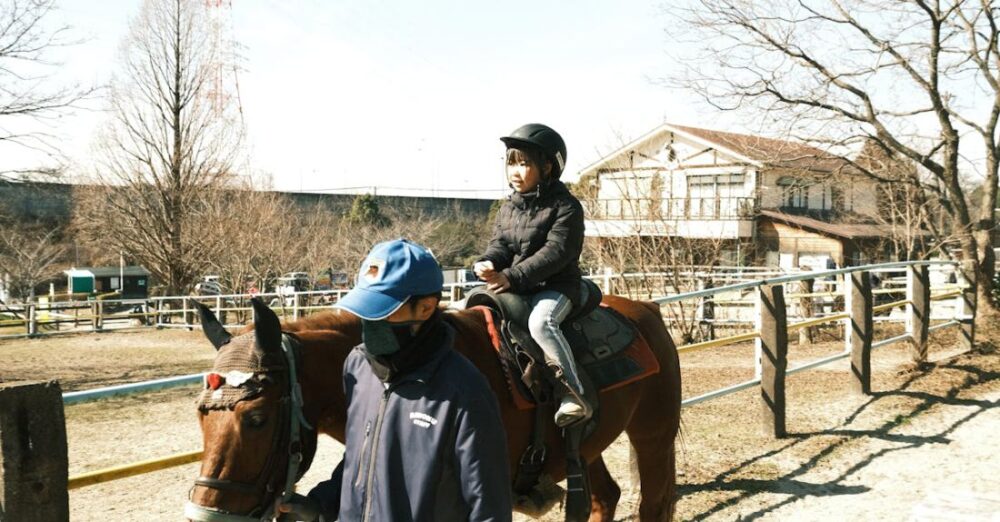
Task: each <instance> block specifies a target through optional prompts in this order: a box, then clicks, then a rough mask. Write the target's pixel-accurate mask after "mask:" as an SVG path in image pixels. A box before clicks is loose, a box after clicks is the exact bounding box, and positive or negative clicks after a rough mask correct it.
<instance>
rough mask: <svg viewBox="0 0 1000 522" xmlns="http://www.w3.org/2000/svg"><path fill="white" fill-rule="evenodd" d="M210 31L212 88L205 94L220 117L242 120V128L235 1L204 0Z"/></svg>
mask: <svg viewBox="0 0 1000 522" xmlns="http://www.w3.org/2000/svg"><path fill="white" fill-rule="evenodd" d="M204 3H205V11H206V15H207V19H208V30H209V31H211V35H210V43H211V45H212V61H211V62H210V64H209V68H210V71H209V75H210V76H209V88H208V91H207V92H206V94H205V97H206V98H208V101H209V103H210V104H211V107H212V112H213V113H214V114H215V116H216V117H217V118H223V119H233V120H235V118H239V119H238V120H237V121H234V123H238V124H239V125H240V126H241V127H242V126H243V123H244V122H243V103H242V101H241V100H240V82H239V75H238V73H239V63H238V62H239V53H238V48H239V44H238V43H237V42H236V38H235V37H234V36H233V23H232V18H233V12H232V9H233V2H232V0H204Z"/></svg>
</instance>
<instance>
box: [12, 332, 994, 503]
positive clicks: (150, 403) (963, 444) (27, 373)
mask: <svg viewBox="0 0 1000 522" xmlns="http://www.w3.org/2000/svg"><path fill="white" fill-rule="evenodd" d="M886 336H887V334H886V333H877V338H885V337H886ZM979 338H980V340H990V339H991V338H993V342H996V340H995V336H991V335H989V334H983V333H981V334H980V337H979ZM997 344H1000V343H997ZM953 346H954V339H953V334H951V333H948V332H942V333H935V334H933V335H932V345H931V351H930V353H931V361H932V362H931V363H929V364H925V365H921V366H920V367H915V366H914V365H912V364H910V363H908V354H907V347H906V345H903V344H897V345H893V346H889V347H885V348H880V349H877V350H876V351H875V352H874V354H873V358H872V359H873V364H872V365H873V374H874V378H873V383H872V388H873V390H874V392H875V393H874V395H873V396H871V397H860V396H855V395H852V394H851V393H850V391H849V382H848V374H847V368H848V366H847V362H846V361H844V360H842V361H838V362H837V363H833V364H830V365H827V366H825V367H822V368H819V369H817V370H813V371H809V372H804V373H800V374H796V375H794V376H791V377H789V379H788V381H787V394H788V412H787V419H788V420H787V426H788V430H789V436H788V437H787V438H785V439H782V440H772V439H770V438H767V437H765V436H763V435H762V434H761V433H762V430H761V421H760V418H759V416H758V413H759V411H760V408H761V406H760V404H759V400H758V393H759V392H758V391H757V390H747V391H744V392H740V393H737V394H734V395H729V396H726V397H724V398H721V399H717V400H715V401H711V402H708V403H703V404H700V405H696V406H693V407H691V408H687V409H685V410H684V412H683V434H682V437H681V440H680V442H679V444H678V463H679V477H678V481H679V492H678V494H679V497H680V499H679V502H678V507H677V518H678V519H681V520H757V519H763V520H789V519H794V520H858V519H867V520H911V519H920V520H952V519H954V520H959V519H960V520H991V519H992V520H997V519H998V517H1000V495H998V494H997V493H996V491H995V488H994V487H993V485H994V484H995V479H996V470H998V469H1000V452H997V451H996V447H997V446H996V440H995V437H996V433H998V432H1000V409H998V408H997V406H998V404H1000V378H998V377H1000V355H997V353H996V352H995V351H992V350H991V349H989V346H987V347H986V349H983V350H977V351H975V352H969V353H961V352H960V351H959V350H958V349H957V348H954V347H953ZM841 347H842V343H841V342H840V341H831V342H827V343H824V344H822V345H818V346H814V347H811V348H798V347H796V346H792V347H790V357H791V363H790V366H791V367H794V366H796V365H797V364H801V363H802V362H805V361H809V360H812V359H816V358H818V357H821V356H823V355H830V354H833V353H836V352H837V351H838V350H840V349H842V348H841ZM213 356H214V351H213V350H212V348H211V347H210V345H209V344H208V342H207V341H205V340H204V339H203V337H202V336H201V334H200V332H186V331H166V330H163V331H155V330H148V331H141V332H116V333H104V334H81V335H73V336H61V337H50V338H43V339H32V340H16V341H2V342H0V360H2V361H4V362H3V364H2V365H0V381H17V380H40V379H59V380H60V382H61V383H62V386H63V389H64V391H71V390H81V389H89V388H94V387H97V386H105V385H110V384H118V383H123V382H136V381H142V380H147V379H152V378H157V377H166V376H172V375H181V374H187V373H193V372H199V371H204V370H206V369H208V368H209V367H210V366H211V361H212V357H213ZM681 367H682V370H683V379H684V396H685V397H691V396H693V395H696V394H699V393H703V392H705V391H708V390H711V389H715V388H719V387H722V386H724V385H726V384H734V383H736V382H740V381H743V380H746V379H749V378H751V377H752V373H753V366H752V347H751V346H750V345H749V344H745V345H742V346H735V347H728V348H720V349H715V350H712V351H706V352H700V353H694V354H690V355H684V356H682V357H681ZM195 392H196V388H195V387H186V388H180V389H174V390H168V391H161V392H155V393H150V394H145V395H135V396H130V397H123V398H115V399H108V400H103V401H99V402H96V403H89V404H81V405H74V406H69V407H67V410H66V419H67V431H68V437H69V458H70V463H69V464H70V474H71V475H75V474H78V473H81V472H84V471H92V470H95V469H100V468H105V467H110V466H115V465H120V464H124V463H128V462H134V461H139V460H144V459H148V458H153V457H159V456H164V455H167V454H171V453H175V452H184V451H191V450H197V449H199V448H200V446H201V436H200V432H199V430H198V426H197V424H196V422H195V409H194V395H195ZM340 453H341V446H340V445H339V444H338V443H336V442H334V441H332V440H329V439H324V440H322V441H321V444H320V450H319V452H318V453H317V456H316V459H315V462H314V464H313V467H312V469H311V470H310V471H309V473H308V474H307V475H306V477H305V478H304V479H303V480H302V482H300V484H299V488H300V489H302V490H308V489H309V488H310V487H311V485H312V484H314V483H316V482H317V481H319V480H322V479H323V478H325V477H326V476H327V475H328V474H329V472H330V471H331V470H332V469H333V467H334V465H335V464H336V462H337V460H338V459H339V457H340ZM605 458H606V461H607V463H608V466H609V468H610V469H611V472H612V474H613V475H614V476H615V477H616V479H617V480H618V482H619V484H621V485H622V488H623V490H624V493H623V497H622V501H621V503H620V504H619V508H618V513H617V516H616V520H636V517H635V515H634V513H635V511H636V508H637V502H638V493H637V490H635V489H633V488H632V487H631V484H630V480H629V466H628V446H627V440H626V439H624V438H622V439H620V440H619V441H618V442H616V443H615V444H614V445H613V446H612V447H611V448H610V449H609V450H608V452H606V453H605ZM197 471H198V465H197V464H190V465H187V466H182V467H178V468H173V469H170V470H166V471H160V472H156V473H151V474H147V475H141V476H138V477H133V478H129V479H124V480H119V481H115V482H110V483H106V484H101V485H96V486H90V487H86V488H82V489H78V490H75V491H73V492H72V493H71V495H70V508H71V515H72V520H74V521H77V522H86V521H106V520H136V521H160V520H163V521H175V520H181V519H182V518H181V509H182V505H183V503H184V501H185V500H186V498H187V493H188V490H189V488H190V487H191V483H192V480H193V479H194V478H195V476H196V475H197ZM562 519H563V515H562V513H561V512H555V511H554V512H552V513H550V514H549V515H547V516H546V517H545V518H544V519H543V520H551V521H557V520H562ZM524 520H526V519H524Z"/></svg>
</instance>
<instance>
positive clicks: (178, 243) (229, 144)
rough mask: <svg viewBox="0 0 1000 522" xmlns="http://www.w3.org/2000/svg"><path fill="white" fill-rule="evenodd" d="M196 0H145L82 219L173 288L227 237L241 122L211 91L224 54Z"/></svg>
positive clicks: (187, 280)
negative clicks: (227, 194) (226, 196)
mask: <svg viewBox="0 0 1000 522" xmlns="http://www.w3.org/2000/svg"><path fill="white" fill-rule="evenodd" d="M207 20H208V16H207V14H206V10H205V7H204V6H203V5H202V3H201V2H197V1H195V0H146V1H145V2H144V4H143V6H142V11H141V12H140V14H139V15H138V16H137V17H136V19H134V20H133V21H132V24H131V27H130V33H129V36H128V39H127V40H126V41H125V42H124V46H123V55H122V65H121V67H122V72H121V74H120V75H119V76H118V77H116V78H115V79H114V81H113V84H112V89H111V97H110V103H111V113H112V115H113V121H112V122H111V123H110V124H109V126H108V129H107V132H106V133H105V135H104V136H103V141H102V143H101V158H100V160H101V165H100V167H99V168H98V172H97V174H96V180H95V181H96V184H95V185H94V186H93V187H91V190H90V191H89V192H90V194H89V197H85V198H82V199H81V204H80V206H79V211H78V213H77V218H78V219H77V221H78V224H79V225H80V227H81V229H82V230H83V231H84V232H85V233H86V234H87V235H88V237H90V238H92V239H100V240H101V241H102V242H104V243H105V244H107V245H108V248H111V249H115V250H119V251H122V252H124V253H125V254H126V255H127V256H128V257H130V258H132V259H135V260H136V261H137V262H139V263H141V264H142V265H143V266H145V267H146V268H147V269H149V270H150V272H152V274H153V275H154V277H155V278H156V279H157V280H158V281H159V282H160V283H162V284H163V285H164V287H165V290H166V291H167V292H168V293H177V292H182V291H185V290H187V289H188V288H189V287H190V286H191V285H192V284H193V283H194V282H195V280H196V279H197V278H198V276H199V275H201V274H202V273H203V271H204V270H205V268H206V267H207V266H208V262H209V259H210V258H211V255H212V254H213V253H215V252H217V251H218V247H219V244H220V241H222V240H223V239H224V238H222V237H220V236H218V235H217V234H213V233H212V227H213V226H214V223H213V222H212V221H211V218H212V216H214V215H215V214H214V210H215V209H214V207H213V205H215V204H216V203H217V202H218V196H217V194H218V190H219V189H220V188H221V187H223V186H225V185H226V184H227V183H229V182H230V181H231V180H232V177H233V170H234V167H233V166H234V163H235V162H236V160H237V156H238V154H239V151H240V142H241V136H242V132H241V127H240V125H238V124H237V119H235V118H230V117H228V116H227V115H228V114H229V113H228V112H227V111H226V110H219V108H218V107H216V106H213V100H212V99H211V98H210V97H209V91H210V90H211V88H212V78H213V77H214V76H213V74H214V71H213V67H212V65H213V63H215V56H216V53H218V52H219V50H218V49H216V48H215V46H214V42H213V40H212V38H211V33H210V31H209V30H208V26H207V23H208V22H207Z"/></svg>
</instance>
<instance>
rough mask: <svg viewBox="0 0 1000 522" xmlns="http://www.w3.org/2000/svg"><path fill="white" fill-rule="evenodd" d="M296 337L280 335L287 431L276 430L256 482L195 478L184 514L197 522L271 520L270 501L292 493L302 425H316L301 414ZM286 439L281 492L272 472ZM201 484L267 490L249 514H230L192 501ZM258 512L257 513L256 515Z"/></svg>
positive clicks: (247, 491) (239, 490) (283, 417)
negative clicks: (285, 378)
mask: <svg viewBox="0 0 1000 522" xmlns="http://www.w3.org/2000/svg"><path fill="white" fill-rule="evenodd" d="M297 342H298V341H297V340H296V339H294V338H293V337H291V336H289V335H288V334H284V333H283V334H282V335H281V349H282V351H283V352H284V354H285V359H286V361H287V362H288V383H289V386H288V394H287V395H286V396H283V397H282V398H281V415H280V417H281V419H280V420H281V421H285V420H287V424H288V430H287V431H283V430H277V431H276V432H275V436H274V438H273V439H272V440H273V443H272V444H271V451H270V452H269V453H268V457H267V461H266V462H265V463H264V467H263V468H261V472H260V474H259V475H258V476H257V479H256V480H255V481H254V483H253V484H249V483H246V482H236V481H231V480H224V479H216V478H212V477H198V478H197V479H195V481H194V486H192V487H191V490H190V491H189V493H188V496H189V500H188V501H187V502H186V503H185V504H184V516H185V517H186V518H188V519H189V520H194V521H197V522H261V521H266V520H271V519H272V518H273V515H274V507H275V502H272V501H271V500H272V499H274V497H275V496H277V495H280V500H281V502H287V501H288V500H289V499H290V498H291V496H292V493H293V489H294V487H295V482H296V480H297V479H298V471H299V466H300V464H301V463H302V459H303V457H302V437H301V433H302V428H303V427H304V428H305V429H306V430H313V429H314V428H313V427H312V426H311V425H310V424H309V423H308V422H307V421H306V419H305V416H304V415H303V413H302V407H303V404H302V387H301V386H300V385H299V380H298V376H297V375H296V370H297V367H298V364H297V361H296V354H295V352H296V348H297V346H296V344H297ZM286 440H287V451H288V467H287V469H286V470H285V483H284V485H283V487H282V489H281V490H280V491H276V486H277V483H278V482H279V481H280V475H276V474H274V473H273V468H274V467H275V462H276V460H277V456H278V450H279V449H280V448H281V446H282V445H283V442H285V441H286ZM198 486H202V487H206V488H212V489H218V490H224V491H234V492H237V493H241V494H245V495H253V494H257V493H260V492H262V491H263V492H264V494H265V495H264V498H263V500H262V501H261V503H260V504H258V505H257V507H255V508H254V509H253V510H251V511H250V514H248V515H240V514H236V513H230V512H228V511H223V510H221V509H214V508H208V507H205V506H201V505H199V504H195V503H194V502H192V501H191V500H190V495H191V494H192V493H193V492H194V488H195V487H198ZM255 514H256V515H255Z"/></svg>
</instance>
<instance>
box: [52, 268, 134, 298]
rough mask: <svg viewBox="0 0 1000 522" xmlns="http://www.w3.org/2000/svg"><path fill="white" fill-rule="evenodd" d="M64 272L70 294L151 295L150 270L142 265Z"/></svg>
mask: <svg viewBox="0 0 1000 522" xmlns="http://www.w3.org/2000/svg"><path fill="white" fill-rule="evenodd" d="M63 273H64V274H66V279H67V285H66V289H67V292H68V293H69V294H106V293H110V292H115V291H120V292H121V297H122V298H123V299H145V298H146V297H148V296H149V276H150V274H149V270H146V269H145V268H143V267H141V266H124V267H121V266H102V267H80V268H71V269H69V270H66V271H64V272H63ZM123 279H124V285H123V284H122V280H123ZM123 287H124V288H123Z"/></svg>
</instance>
